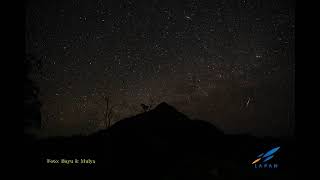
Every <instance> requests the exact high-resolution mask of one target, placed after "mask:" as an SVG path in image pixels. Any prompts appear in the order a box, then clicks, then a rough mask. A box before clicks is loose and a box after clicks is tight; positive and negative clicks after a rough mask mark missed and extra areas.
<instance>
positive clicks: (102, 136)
mask: <svg viewBox="0 0 320 180" xmlns="http://www.w3.org/2000/svg"><path fill="white" fill-rule="evenodd" d="M278 146H280V149H279V151H278V152H276V153H275V155H274V158H272V159H271V160H269V161H268V162H267V163H268V164H272V165H273V164H277V165H278V168H263V169H256V168H255V166H254V165H252V164H251V163H252V162H253V161H254V160H255V159H256V157H257V156H258V155H259V154H261V153H265V152H266V151H268V150H270V149H272V148H274V147H278ZM24 152H25V155H24V156H25V157H26V160H25V161H24V162H26V163H25V164H24V166H25V169H27V170H28V171H27V172H28V173H29V174H31V175H38V174H44V173H45V174H46V175H45V176H48V175H49V176H51V175H60V173H61V177H62V174H66V173H67V174H72V175H76V176H82V177H88V178H94V177H96V176H99V179H101V177H102V178H103V179H111V180H113V179H130V180H131V179H140V180H141V179H148V180H220V179H230V180H234V179H246V180H249V179H259V180H262V179H268V180H272V179H290V180H292V179H295V175H296V174H295V164H296V154H295V146H294V141H293V140H290V141H289V140H283V139H282V140H281V139H275V138H256V137H253V136H250V135H226V134H224V133H223V132H221V131H220V130H219V129H217V128H216V127H215V126H213V125H212V124H210V123H207V122H205V121H200V120H190V119H188V118H187V117H186V116H185V115H183V114H181V113H179V112H177V111H176V110H175V109H174V108H173V107H171V106H169V105H167V104H165V103H162V104H160V105H159V106H157V107H156V108H155V109H154V110H151V111H149V112H146V113H143V114H140V115H137V116H135V117H131V118H128V119H124V120H121V121H119V122H118V123H116V124H114V125H113V126H112V127H111V128H109V129H107V130H103V131H100V132H97V133H94V134H92V135H89V136H73V137H61V138H58V137H57V138H51V139H46V140H41V141H26V142H25V150H24ZM47 159H51V160H58V161H59V163H53V161H51V162H50V163H48V162H47ZM62 159H65V160H72V161H73V162H71V161H70V163H69V164H67V163H62ZM75 159H78V160H79V162H78V163H76V162H75ZM81 159H86V160H87V161H85V162H86V163H81ZM93 161H95V163H93ZM90 162H91V164H90ZM45 176H43V177H45Z"/></svg>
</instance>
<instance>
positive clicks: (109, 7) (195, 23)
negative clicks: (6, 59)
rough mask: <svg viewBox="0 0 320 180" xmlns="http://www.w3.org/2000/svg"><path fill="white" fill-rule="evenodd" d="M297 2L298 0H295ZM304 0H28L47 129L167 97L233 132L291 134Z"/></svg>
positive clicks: (76, 127) (92, 126)
mask: <svg viewBox="0 0 320 180" xmlns="http://www.w3.org/2000/svg"><path fill="white" fill-rule="evenodd" d="M293 2H294V1H293ZM294 6H295V4H294V3H292V1H289V0H288V1H282V0H264V1H261V0H233V1H231V0H228V1H224V0H219V1H216V2H215V1H213V0H207V1H204V0H186V1H182V0H177V1H173V0H163V1H161V0H109V1H108V0H105V1H103V0H91V1H87V0H67V1H66V0H50V1H49V0H32V1H31V0H29V1H27V4H26V53H29V54H33V55H34V56H36V57H37V58H39V59H40V60H41V62H42V65H43V66H42V69H41V72H40V73H39V72H38V71H35V72H33V73H32V75H31V77H32V79H33V80H34V81H35V82H36V84H37V86H38V87H39V89H40V94H39V99H40V101H41V103H42V107H41V114H42V130H41V134H42V135H71V134H75V133H88V132H92V131H94V130H97V129H100V128H102V124H101V121H102V119H103V110H104V107H105V102H104V100H103V98H102V97H103V96H104V95H106V96H108V97H110V98H111V103H112V104H119V106H117V108H115V114H116V116H115V117H114V122H116V121H117V120H120V119H121V118H124V117H129V116H132V115H135V114H138V113H140V112H142V111H143V110H142V108H141V107H140V104H141V103H144V104H147V105H148V104H152V105H153V106H156V105H157V104H159V103H160V102H163V101H165V102H167V103H168V104H171V105H173V106H174V107H176V108H177V109H178V110H179V111H181V112H183V113H185V114H186V115H188V116H189V117H190V118H196V119H202V120H206V121H210V122H212V123H214V124H215V125H216V126H217V127H219V128H222V129H223V130H224V131H226V132H227V133H253V134H255V135H267V136H269V135H270V136H271V135H272V136H280V135H281V136H288V135H292V132H293V125H294V117H293V115H294V111H293V106H294V98H293V97H294V92H293V90H294V71H295V67H294V66H295V63H294V62H295V57H294V48H295V42H294V41H295V39H294V36H295V35H294V33H295V14H294V13H295V12H294V10H295V9H294Z"/></svg>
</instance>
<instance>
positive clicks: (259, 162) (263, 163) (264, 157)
mask: <svg viewBox="0 0 320 180" xmlns="http://www.w3.org/2000/svg"><path fill="white" fill-rule="evenodd" d="M279 149H280V147H275V148H273V149H271V150H269V151H267V152H266V153H261V154H259V155H258V156H257V159H256V160H254V161H253V162H252V163H251V164H252V165H254V168H256V169H276V168H278V167H279V165H278V164H275V163H269V162H268V161H269V160H270V159H272V158H273V157H274V154H275V153H276V152H278V150H279Z"/></svg>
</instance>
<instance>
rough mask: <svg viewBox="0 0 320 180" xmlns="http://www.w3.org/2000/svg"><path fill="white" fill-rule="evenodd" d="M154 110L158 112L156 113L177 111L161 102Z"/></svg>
mask: <svg viewBox="0 0 320 180" xmlns="http://www.w3.org/2000/svg"><path fill="white" fill-rule="evenodd" d="M154 110H158V111H172V112H173V111H177V110H176V109H175V108H174V107H173V106H170V105H169V104H168V103H166V102H162V103H160V104H159V105H158V106H157V107H155V108H154Z"/></svg>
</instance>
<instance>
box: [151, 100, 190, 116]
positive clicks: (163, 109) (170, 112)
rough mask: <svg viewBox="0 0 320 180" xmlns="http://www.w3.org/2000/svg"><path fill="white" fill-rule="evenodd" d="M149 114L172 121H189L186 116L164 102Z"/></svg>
mask: <svg viewBox="0 0 320 180" xmlns="http://www.w3.org/2000/svg"><path fill="white" fill-rule="evenodd" d="M150 113H151V114H153V115H156V116H160V117H161V118H165V119H166V118H169V119H172V120H179V119H189V118H188V117H187V116H186V115H184V114H183V113H181V112H179V111H178V110H177V109H176V108H174V107H173V106H171V105H169V104H168V103H166V102H162V103H160V104H159V105H158V106H156V107H155V108H154V109H153V110H151V111H150Z"/></svg>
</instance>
